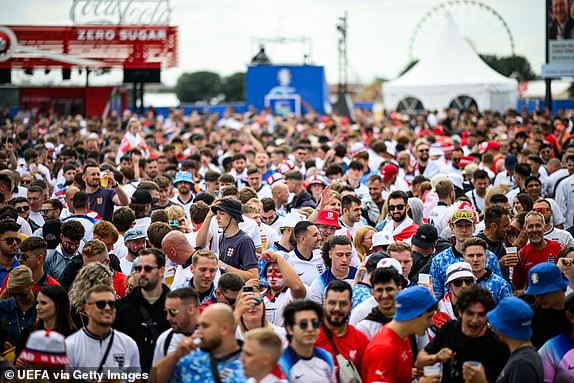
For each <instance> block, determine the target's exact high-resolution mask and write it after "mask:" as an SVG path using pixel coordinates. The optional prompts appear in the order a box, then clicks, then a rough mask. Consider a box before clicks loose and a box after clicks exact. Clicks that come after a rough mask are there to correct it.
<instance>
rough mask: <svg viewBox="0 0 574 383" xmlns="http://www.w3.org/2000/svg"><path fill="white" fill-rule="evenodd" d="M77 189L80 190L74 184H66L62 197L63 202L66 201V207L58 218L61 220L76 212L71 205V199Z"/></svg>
mask: <svg viewBox="0 0 574 383" xmlns="http://www.w3.org/2000/svg"><path fill="white" fill-rule="evenodd" d="M79 191H80V189H79V188H78V187H77V186H76V185H70V186H68V189H67V190H66V195H65V197H64V202H65V203H66V207H65V208H64V209H63V210H62V212H61V213H60V219H61V220H63V219H65V218H68V217H69V216H71V215H74V214H76V212H75V210H74V206H73V205H72V199H73V198H74V194H76V193H77V192H79Z"/></svg>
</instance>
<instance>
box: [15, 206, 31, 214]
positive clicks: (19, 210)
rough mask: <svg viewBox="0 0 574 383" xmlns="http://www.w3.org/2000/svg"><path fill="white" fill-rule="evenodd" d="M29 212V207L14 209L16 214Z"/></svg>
mask: <svg viewBox="0 0 574 383" xmlns="http://www.w3.org/2000/svg"><path fill="white" fill-rule="evenodd" d="M29 210H30V206H20V207H17V208H16V211H17V212H18V213H24V212H25V211H29Z"/></svg>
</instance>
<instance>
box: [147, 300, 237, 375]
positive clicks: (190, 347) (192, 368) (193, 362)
mask: <svg viewBox="0 0 574 383" xmlns="http://www.w3.org/2000/svg"><path fill="white" fill-rule="evenodd" d="M236 327H237V326H236V324H235V319H234V317H233V311H232V309H231V308H230V307H229V306H228V305H225V304H222V303H215V304H213V305H210V306H209V307H207V308H206V309H205V310H204V311H203V313H202V314H201V317H200V318H199V325H198V328H197V330H196V332H195V334H194V335H193V338H197V339H199V348H197V346H196V345H194V344H193V343H194V341H193V340H192V338H191V337H186V338H184V339H183V340H182V341H181V342H180V343H179V344H178V345H177V349H176V351H175V352H173V353H171V354H168V355H167V356H166V357H165V358H163V359H162V360H160V361H159V362H158V363H157V365H156V366H155V367H156V368H157V370H156V376H154V377H152V382H153V380H154V378H155V379H157V380H155V381H156V382H157V383H167V382H168V381H169V382H170V383H172V382H177V383H179V382H184V381H185V382H187V381H193V382H215V381H222V380H223V379H225V381H226V382H243V381H245V380H247V379H246V378H245V375H244V373H243V367H242V364H241V361H240V351H241V347H240V346H239V344H238V343H237V340H236V339H235V330H236ZM211 360H214V361H216V364H217V368H216V369H214V371H212V369H211ZM224 371H225V375H223V373H224ZM214 373H215V374H218V375H219V379H217V378H216V377H215V376H214ZM152 375H153V374H152ZM223 377H224V378H223Z"/></svg>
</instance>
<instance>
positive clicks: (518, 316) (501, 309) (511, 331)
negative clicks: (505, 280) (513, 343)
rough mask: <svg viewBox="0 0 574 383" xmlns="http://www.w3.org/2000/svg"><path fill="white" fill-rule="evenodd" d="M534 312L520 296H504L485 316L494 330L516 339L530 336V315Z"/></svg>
mask: <svg viewBox="0 0 574 383" xmlns="http://www.w3.org/2000/svg"><path fill="white" fill-rule="evenodd" d="M533 315H534V313H533V312H532V309H531V308H530V306H528V304H527V303H526V302H524V301H523V300H522V299H520V298H516V297H507V298H504V299H503V300H502V301H501V302H500V303H499V304H498V306H496V308H495V309H494V310H492V311H490V312H489V313H488V314H486V318H487V319H488V321H489V322H490V324H491V325H492V326H493V327H494V329H495V330H496V332H498V333H500V334H502V335H505V336H507V337H509V338H512V339H516V340H528V339H530V338H531V337H532V327H531V326H532V316H533Z"/></svg>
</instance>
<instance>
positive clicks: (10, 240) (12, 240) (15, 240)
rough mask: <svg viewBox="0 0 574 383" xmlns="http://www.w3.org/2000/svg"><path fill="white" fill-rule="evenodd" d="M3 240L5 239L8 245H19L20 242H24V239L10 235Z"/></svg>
mask: <svg viewBox="0 0 574 383" xmlns="http://www.w3.org/2000/svg"><path fill="white" fill-rule="evenodd" d="M2 241H5V242H6V244H7V245H13V244H14V243H16V244H18V245H19V244H20V242H22V240H21V239H20V238H18V237H8V238H4V239H3V240H2Z"/></svg>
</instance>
